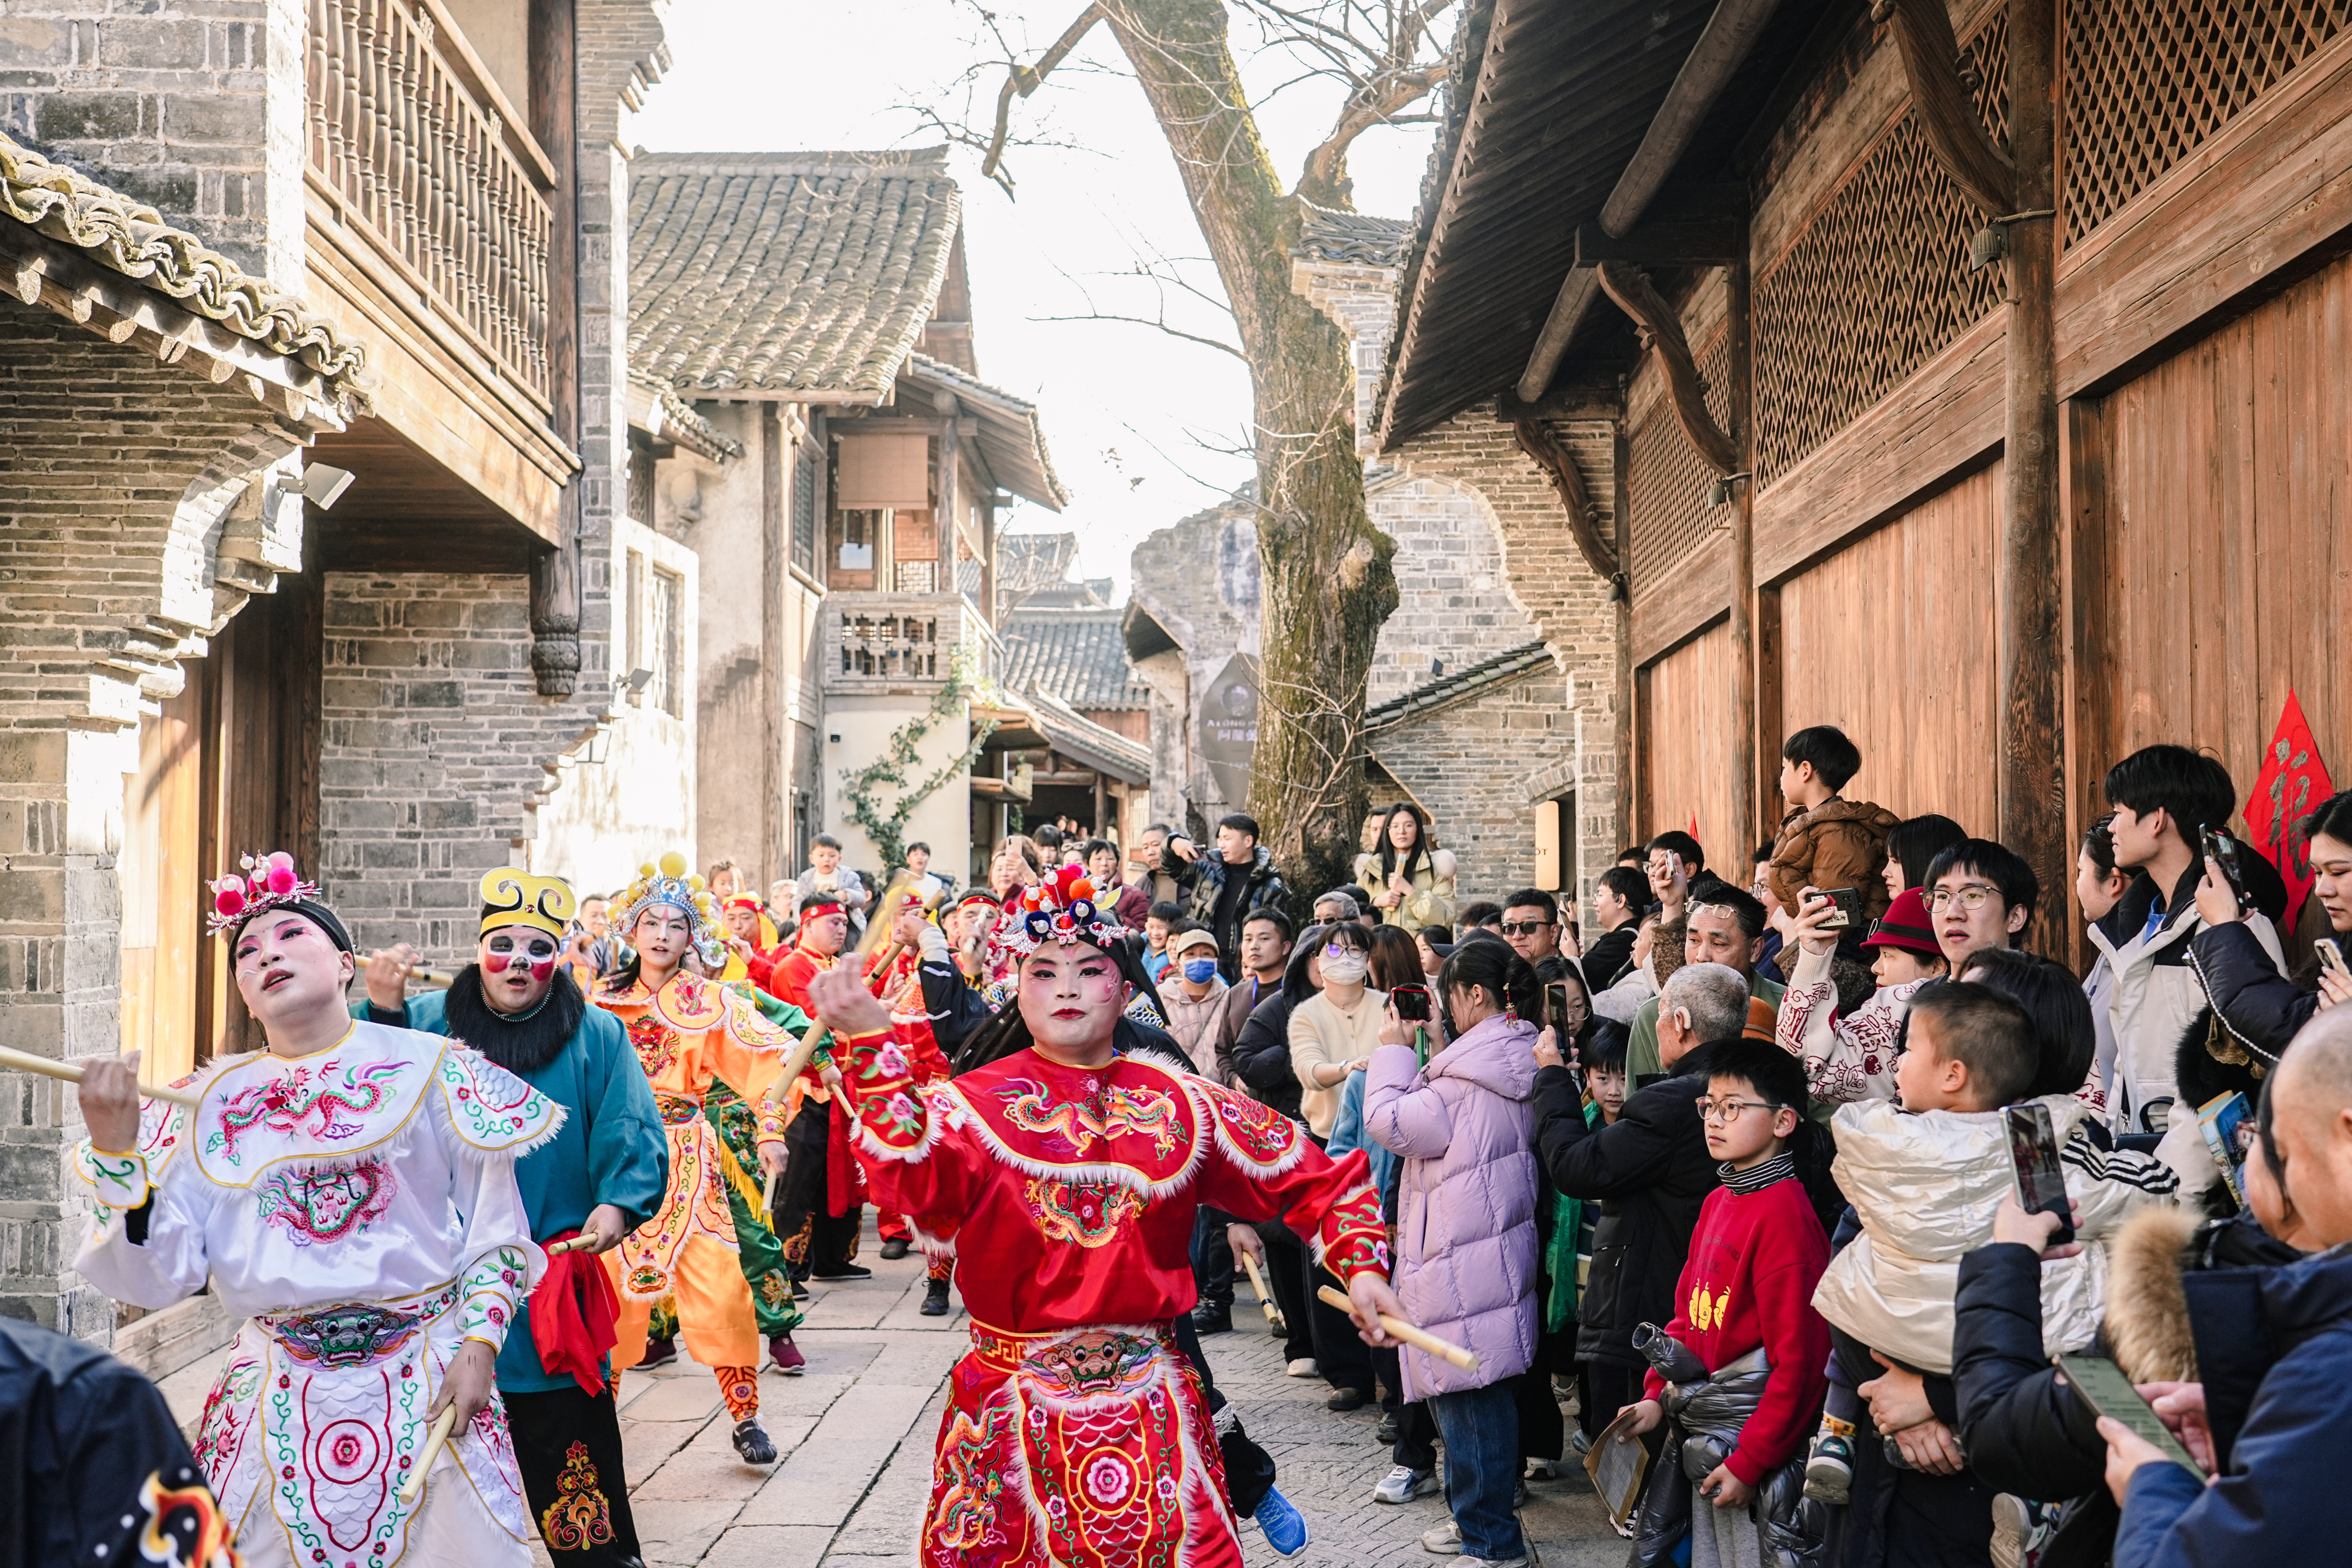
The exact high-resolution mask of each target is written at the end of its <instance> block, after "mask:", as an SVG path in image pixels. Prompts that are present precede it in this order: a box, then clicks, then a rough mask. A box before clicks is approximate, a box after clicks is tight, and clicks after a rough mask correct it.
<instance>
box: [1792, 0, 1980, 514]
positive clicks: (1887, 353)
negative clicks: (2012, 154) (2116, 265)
mask: <svg viewBox="0 0 2352 1568" xmlns="http://www.w3.org/2000/svg"><path fill="white" fill-rule="evenodd" d="M1968 52H1969V55H1970V57H1971V58H1972V59H1973V60H1974V62H1975V66H1976V73H1977V76H1978V79H1979V80H1978V85H1977V89H1976V100H1977V110H1978V112H1979V113H1980V114H1982V115H1983V116H1984V117H1985V121H1986V123H1987V125H1989V126H1990V128H1991V131H1992V133H1993V135H1994V136H1995V137H2001V136H2004V135H2005V134H2006V133H2007V129H2008V123H2007V122H2008V105H2009V25H2008V20H2007V17H2006V16H2005V15H2003V14H2001V13H2000V12H1996V13H1995V14H1994V16H1993V17H1992V19H1991V20H1990V21H1989V22H1987V23H1986V25H1985V26H1983V27H1981V28H1979V30H1978V32H1977V33H1976V35H1975V37H1972V38H1970V39H1969V44H1968ZM1982 226H1984V216H1983V215H1982V214H1980V213H1979V212H1978V211H1977V210H1976V208H1975V207H1973V206H1971V205H1969V202H1968V200H1967V198H1966V197H1964V196H1962V195H1960V192H1959V187H1958V186H1957V185H1955V184H1952V181H1951V177H1950V176H1949V175H1948V174H1945V173H1944V170H1943V166H1942V165H1941V164H1939V163H1937V162H1936V157H1935V154H1934V153H1931V152H1929V151H1928V148H1927V139H1926V138H1925V137H1923V136H1922V135H1920V133H1919V127H1918V124H1917V122H1916V121H1914V120H1913V119H1912V117H1911V113H1910V110H1909V109H1908V108H1907V107H1906V109H1905V110H1903V112H1902V113H1901V114H1900V115H1898V116H1897V117H1896V118H1895V121H1893V122H1892V123H1891V124H1889V125H1888V126H1887V128H1886V129H1885V132H1882V133H1881V134H1880V135H1879V138H1878V140H1877V141H1876V142H1874V143H1872V145H1871V147H1870V150H1869V151H1868V152H1866V153H1864V154H1863V156H1862V158H1861V159H1860V160H1859V161H1858V162H1857V163H1855V164H1854V165H1853V168H1852V169H1851V170H1849V171H1848V172H1847V174H1846V175H1845V177H1844V179H1843V180H1842V181H1841V182H1840V183H1839V184H1838V186H1837V188H1836V190H1835V191H1834V192H1832V194H1831V195H1830V197H1829V199H1828V201H1827V202H1826V203H1824V204H1823V205H1822V209H1821V210H1820V211H1819V212H1817V213H1815V214H1814V215H1813V217H1812V219H1811V221H1810V222H1809V223H1807V224H1806V225H1805V226H1804V227H1803V228H1802V229H1801V231H1800V232H1799V234H1798V236H1797V238H1796V240H1795V241H1794V242H1793V243H1792V244H1791V245H1790V247H1789V248H1788V249H1787V250H1786V251H1784V252H1782V253H1781V254H1780V256H1779V257H1778V258H1775V259H1774V260H1773V261H1771V262H1770V263H1769V265H1768V266H1767V267H1765V268H1763V269H1762V271H1761V272H1760V273H1759V276H1758V278H1757V279H1756V284H1755V294H1754V299H1755V313H1756V474H1757V483H1758V484H1759V486H1763V485H1769V484H1770V483H1771V482H1772V481H1773V480H1775V479H1779V478H1780V476H1781V475H1783V474H1785V473H1787V472H1788V471H1789V470H1790V468H1794V467H1796V465H1797V464H1798V463H1799V462H1800V461H1801V460H1802V459H1803V458H1804V457H1805V456H1806V454H1808V453H1810V452H1811V451H1812V450H1813V449H1814V448H1815V447H1819V446H1820V445H1821V444H1822V442H1824V441H1826V440H1828V439H1829V438H1830V437H1832V436H1833V435H1835V434H1836V433H1837V432H1838V431H1840V430H1842V429H1843V428H1844V427H1845V426H1847V425H1848V424H1850V423H1852V422H1853V419H1854V418H1855V417H1857V416H1860V415H1861V414H1863V413H1864V411H1866V410H1867V409H1869V408H1870V406H1871V405H1873V404H1874V403H1876V402H1877V401H1878V400H1879V399H1880V398H1881V397H1884V396H1885V395H1886V393H1887V392H1888V390H1889V389H1891V388H1892V387H1894V386H1895V385H1896V384H1898V383H1900V382H1901V381H1902V380H1903V379H1904V378H1905V377H1906V376H1908V375H1909V374H1911V373H1912V372H1914V371H1916V370H1917V369H1918V368H1919V367H1920V366H1921V365H1923V364H1925V363H1927V362H1928V361H1929V360H1930V359H1933V358H1934V357H1935V356H1936V354H1937V353H1938V352H1939V351H1941V350H1942V349H1943V348H1944V346H1945V345H1946V344H1948V343H1949V342H1951V341H1952V340H1953V339H1955V338H1957V337H1958V336H1959V335H1960V334H1961V333H1962V332H1964V331H1968V330H1969V328H1970V327H1971V326H1974V325H1975V324H1976V323H1977V322H1978V321H1979V320H1981V319H1982V318H1983V317H1984V315H1985V314H1986V312H1988V311H1990V310H1991V309H1992V308H1993V306H1994V305H1996V304H1998V303H1999V302H2000V269H1999V268H1992V267H1988V268H1984V269H1983V270H1982V271H1978V272H1972V271H1970V270H1969V237H1970V236H1972V235H1974V234H1975V233H1976V231H1977V230H1978V229H1979V228H1981V227H1982Z"/></svg>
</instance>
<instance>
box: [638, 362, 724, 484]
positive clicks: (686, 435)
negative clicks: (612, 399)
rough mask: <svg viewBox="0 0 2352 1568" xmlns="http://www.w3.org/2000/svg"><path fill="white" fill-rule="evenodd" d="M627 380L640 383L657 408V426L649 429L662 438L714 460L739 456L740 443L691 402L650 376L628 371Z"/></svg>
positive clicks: (719, 460)
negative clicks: (700, 412)
mask: <svg viewBox="0 0 2352 1568" xmlns="http://www.w3.org/2000/svg"><path fill="white" fill-rule="evenodd" d="M629 381H630V383H631V384H633V385H636V386H641V387H643V388H644V389H645V391H646V395H648V396H649V397H651V398H652V399H653V401H654V404H655V406H656V407H657V408H659V409H660V410H661V423H660V427H659V428H658V429H656V430H655V431H654V432H653V434H655V435H656V436H658V437H660V438H661V439H663V440H665V441H675V442H677V444H678V445H679V446H681V447H686V448H687V449H688V450H689V451H694V452H699V453H701V454H702V455H703V456H704V457H706V458H709V459H710V460H711V461H712V462H714V463H719V462H724V461H726V460H727V459H728V458H740V457H741V456H742V455H743V443H742V442H740V441H738V440H737V439H735V437H732V436H730V435H728V434H727V433H726V432H725V431H723V430H721V429H719V427H718V426H716V425H713V424H712V423H711V422H710V421H709V420H708V419H705V418H704V417H703V416H701V415H699V414H698V413H696V412H695V408H694V405H692V404H691V403H688V401H687V400H686V399H685V398H683V397H680V396H679V395H677V393H676V392H674V391H672V390H671V389H670V388H669V387H668V386H667V385H666V384H663V383H661V382H658V381H656V380H655V379H654V378H653V377H652V376H649V375H646V374H642V373H640V372H637V371H635V370H632V371H631V372H629Z"/></svg>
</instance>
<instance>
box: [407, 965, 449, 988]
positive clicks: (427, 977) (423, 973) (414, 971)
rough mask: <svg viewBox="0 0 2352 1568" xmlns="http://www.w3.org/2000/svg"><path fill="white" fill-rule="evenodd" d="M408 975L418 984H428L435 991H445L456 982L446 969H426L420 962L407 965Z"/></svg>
mask: <svg viewBox="0 0 2352 1568" xmlns="http://www.w3.org/2000/svg"><path fill="white" fill-rule="evenodd" d="M408 977H409V978H410V979H411V980H414V981H415V982H416V984H419V985H429V986H431V987H432V988H433V989H435V990H436V991H446V990H448V989H449V987H451V986H452V985H455V984H457V976H456V975H454V974H452V973H449V972H448V971H447V970H446V969H427V968H425V966H424V965H423V964H421V963H412V964H410V965H409V966H408Z"/></svg>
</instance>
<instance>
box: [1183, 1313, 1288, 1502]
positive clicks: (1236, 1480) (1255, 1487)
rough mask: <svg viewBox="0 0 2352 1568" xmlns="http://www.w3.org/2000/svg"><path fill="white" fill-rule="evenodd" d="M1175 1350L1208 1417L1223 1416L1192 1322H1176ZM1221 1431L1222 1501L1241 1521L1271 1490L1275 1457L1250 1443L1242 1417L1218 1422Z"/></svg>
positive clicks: (1222, 1403)
mask: <svg viewBox="0 0 2352 1568" xmlns="http://www.w3.org/2000/svg"><path fill="white" fill-rule="evenodd" d="M1176 1348H1177V1349H1178V1350H1181V1351H1182V1352H1184V1359H1185V1360H1187V1361H1189V1362H1191V1363H1192V1370H1193V1371H1194V1372H1196V1373H1199V1374H1200V1377H1201V1392H1202V1394H1206V1395H1207V1396H1208V1400H1209V1414H1210V1415H1222V1414H1223V1410H1224V1408H1225V1396H1224V1394H1223V1392H1222V1391H1221V1390H1220V1389H1219V1388H1218V1387H1217V1380H1216V1377H1215V1375H1214V1374H1213V1373H1211V1372H1210V1371H1209V1358H1208V1357H1207V1356H1204V1355H1202V1353H1201V1336H1200V1335H1199V1334H1198V1333H1196V1332H1194V1331H1193V1329H1192V1319H1191V1318H1189V1317H1179V1318H1178V1319H1177V1320H1176ZM1219 1424H1220V1426H1222V1427H1223V1430H1222V1431H1220V1432H1219V1433H1218V1434H1217V1450H1218V1452H1219V1453H1220V1454H1221V1455H1223V1458H1224V1461H1225V1497H1226V1499H1227V1500H1229V1501H1230V1502H1232V1504H1233V1505H1234V1513H1236V1514H1238V1515H1240V1516H1241V1517H1242V1518H1244V1519H1247V1518H1249V1517H1250V1516H1251V1515H1252V1514H1254V1513H1255V1512H1257V1505H1258V1504H1260V1503H1262V1502H1264V1501H1265V1494H1266V1493H1268V1492H1270V1491H1272V1490H1273V1489H1274V1456H1273V1455H1271V1454H1269V1453H1267V1452H1266V1451H1265V1449H1264V1448H1261V1447H1258V1446H1257V1445H1256V1444H1255V1443H1253V1442H1251V1441H1250V1436H1249V1434H1248V1433H1247V1432H1244V1431H1243V1430H1242V1423H1241V1417H1240V1416H1238V1415H1236V1416H1235V1417H1234V1419H1233V1420H1231V1421H1222V1420H1221V1421H1220V1423H1219Z"/></svg>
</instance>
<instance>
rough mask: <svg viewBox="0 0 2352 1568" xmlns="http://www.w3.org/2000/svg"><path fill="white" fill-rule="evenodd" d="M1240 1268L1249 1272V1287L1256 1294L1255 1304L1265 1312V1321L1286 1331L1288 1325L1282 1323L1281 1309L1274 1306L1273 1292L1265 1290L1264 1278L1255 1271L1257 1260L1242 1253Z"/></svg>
mask: <svg viewBox="0 0 2352 1568" xmlns="http://www.w3.org/2000/svg"><path fill="white" fill-rule="evenodd" d="M1242 1267H1243V1268H1246V1269H1248V1270H1249V1277H1250V1286H1251V1288H1252V1289H1255V1290H1256V1292H1257V1304H1258V1305H1259V1306H1260V1307H1261V1308H1263V1309H1264V1310H1265V1321H1267V1322H1269V1323H1273V1324H1276V1325H1277V1326H1278V1327H1281V1328H1283V1329H1284V1330H1286V1331H1287V1329H1288V1328H1289V1324H1287V1323H1286V1322H1285V1321H1283V1316H1282V1309H1281V1308H1280V1307H1277V1306H1276V1305H1275V1304H1274V1292H1273V1291H1271V1290H1269V1289H1266V1288H1265V1275H1263V1274H1261V1273H1259V1272H1258V1271H1257V1259H1256V1258H1252V1257H1251V1256H1250V1255H1249V1254H1248V1253H1246V1252H1244V1253H1243V1254H1242Z"/></svg>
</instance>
